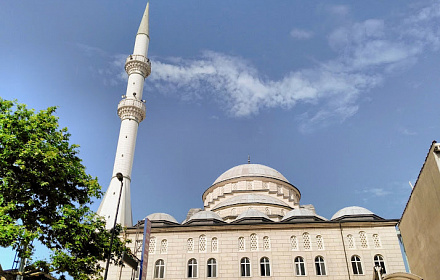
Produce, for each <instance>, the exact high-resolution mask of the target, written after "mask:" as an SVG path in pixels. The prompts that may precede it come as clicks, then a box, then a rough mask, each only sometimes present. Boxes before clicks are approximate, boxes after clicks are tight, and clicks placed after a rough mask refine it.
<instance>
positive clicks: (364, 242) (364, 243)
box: [359, 231, 368, 248]
mask: <svg viewBox="0 0 440 280" xmlns="http://www.w3.org/2000/svg"><path fill="white" fill-rule="evenodd" d="M359 238H360V239H361V247H362V248H368V242H367V235H366V234H365V231H360V232H359Z"/></svg>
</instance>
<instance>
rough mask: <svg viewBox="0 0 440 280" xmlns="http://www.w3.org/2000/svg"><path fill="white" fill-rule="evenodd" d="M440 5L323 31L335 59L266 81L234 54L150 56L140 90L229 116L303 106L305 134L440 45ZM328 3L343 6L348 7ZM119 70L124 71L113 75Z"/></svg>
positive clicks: (351, 110) (348, 111)
mask: <svg viewBox="0 0 440 280" xmlns="http://www.w3.org/2000/svg"><path fill="white" fill-rule="evenodd" d="M439 7H440V5H439V4H433V5H432V6H430V7H426V8H423V9H421V10H420V11H419V12H414V13H412V14H414V16H413V17H410V18H401V19H397V20H395V22H391V23H389V22H385V21H384V20H381V19H368V20H365V21H363V22H357V23H351V24H349V25H347V26H342V27H339V28H337V29H335V30H334V31H333V32H331V34H330V35H329V36H328V43H329V46H330V48H331V49H332V50H334V51H335V53H336V57H335V58H334V59H332V60H328V61H324V62H321V63H320V64H318V65H315V66H313V67H310V68H305V69H300V70H297V71H292V72H290V73H286V75H285V76H284V77H282V78H281V79H278V80H271V79H268V78H267V77H265V76H264V75H263V74H261V73H260V72H259V71H258V69H256V68H255V67H254V66H253V65H252V64H250V63H249V62H248V61H245V60H244V59H242V58H240V57H236V56H230V55H226V54H222V53H218V52H210V51H208V52H204V53H203V54H202V56H201V57H200V58H198V59H183V58H178V57H177V58H176V57H173V58H169V59H152V67H153V71H152V74H151V76H150V77H149V83H150V85H151V86H152V87H149V88H147V89H146V90H151V91H154V92H162V93H164V94H175V95H179V96H180V98H182V99H183V100H194V99H197V100H200V99H204V98H211V99H214V100H217V101H218V103H219V104H220V106H221V107H222V108H224V110H225V111H226V112H227V113H228V114H229V115H231V116H233V117H248V116H252V115H255V114H258V113H259V112H260V110H263V109H267V108H282V109H291V108H293V107H294V106H296V105H297V104H300V103H302V104H309V105H310V106H307V108H309V109H308V111H306V112H305V113H302V114H298V115H297V117H296V120H297V121H298V122H300V123H301V124H300V130H301V131H303V132H310V131H313V130H314V129H316V128H319V127H325V126H327V125H329V124H331V123H335V122H342V121H344V120H345V119H347V118H349V117H351V116H353V115H354V114H356V112H357V111H358V110H359V104H358V103H359V96H360V95H361V94H363V93H365V92H368V91H369V90H370V89H372V88H375V87H377V86H378V85H380V84H381V83H382V82H383V80H384V79H386V77H387V76H388V75H389V74H393V73H396V72H399V71H402V69H406V68H407V67H410V66H411V65H413V64H414V63H415V62H416V61H417V58H418V56H420V55H421V54H422V53H423V52H424V51H426V50H427V48H432V49H436V48H437V47H440V41H439V39H438V38H440V29H439V28H438V25H439V21H440V20H439V19H440V8H439ZM332 9H333V12H334V13H340V14H341V13H348V12H349V9H348V8H347V7H346V6H338V7H332ZM291 35H292V36H293V37H295V38H299V39H307V38H310V37H311V36H312V35H313V34H312V33H311V32H308V31H305V30H300V29H294V30H292V32H291ZM124 58H125V57H124ZM114 61H116V62H115V63H117V65H118V67H121V65H123V59H122V58H120V57H114ZM115 65H116V64H115ZM119 69H121V68H119ZM125 76H126V75H125V73H122V74H120V75H119V76H118V79H121V78H122V77H125ZM207 96H209V97H207ZM379 193H380V192H379V191H377V194H379Z"/></svg>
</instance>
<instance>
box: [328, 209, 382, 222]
mask: <svg viewBox="0 0 440 280" xmlns="http://www.w3.org/2000/svg"><path fill="white" fill-rule="evenodd" d="M365 215H369V216H371V215H374V213H373V212H371V211H370V210H368V209H366V208H363V207H359V206H350V207H345V208H342V209H341V210H339V211H338V212H336V213H335V214H334V215H333V217H332V220H335V219H338V218H342V217H345V216H365Z"/></svg>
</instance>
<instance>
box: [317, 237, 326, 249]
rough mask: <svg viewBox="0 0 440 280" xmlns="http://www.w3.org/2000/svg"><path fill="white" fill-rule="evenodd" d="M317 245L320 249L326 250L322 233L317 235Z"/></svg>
mask: <svg viewBox="0 0 440 280" xmlns="http://www.w3.org/2000/svg"><path fill="white" fill-rule="evenodd" d="M316 245H317V246H318V250H324V240H323V239H322V236H321V235H317V236H316Z"/></svg>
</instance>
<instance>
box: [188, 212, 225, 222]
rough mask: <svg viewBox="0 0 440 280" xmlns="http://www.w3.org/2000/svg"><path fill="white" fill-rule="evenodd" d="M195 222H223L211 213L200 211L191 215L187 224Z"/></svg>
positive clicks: (215, 214)
mask: <svg viewBox="0 0 440 280" xmlns="http://www.w3.org/2000/svg"><path fill="white" fill-rule="evenodd" d="M195 220H219V221H222V222H223V219H222V218H221V217H220V216H219V215H218V214H217V213H214V212H212V211H200V212H197V213H195V214H194V215H192V216H191V217H190V218H189V219H188V221H187V222H190V221H195Z"/></svg>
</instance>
